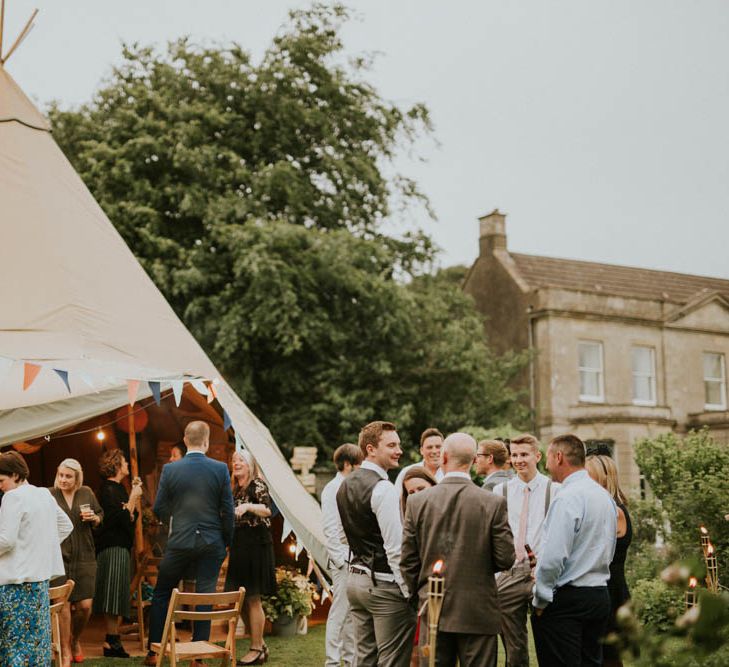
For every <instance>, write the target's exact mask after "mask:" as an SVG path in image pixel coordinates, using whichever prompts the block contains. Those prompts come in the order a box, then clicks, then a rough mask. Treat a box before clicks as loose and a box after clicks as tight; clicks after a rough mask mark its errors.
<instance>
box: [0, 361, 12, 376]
mask: <svg viewBox="0 0 729 667" xmlns="http://www.w3.org/2000/svg"><path fill="white" fill-rule="evenodd" d="M12 367H13V360H12V359H6V358H5V357H0V382H1V381H2V380H4V379H5V376H6V375H7V374H8V373H9V372H10V369H11V368H12Z"/></svg>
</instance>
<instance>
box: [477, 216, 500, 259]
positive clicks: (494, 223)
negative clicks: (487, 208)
mask: <svg viewBox="0 0 729 667" xmlns="http://www.w3.org/2000/svg"><path fill="white" fill-rule="evenodd" d="M478 221H479V249H480V254H481V255H482V256H483V255H491V254H493V252H494V250H506V215H505V214H504V213H501V212H500V211H499V209H498V208H495V209H494V210H493V211H491V213H488V214H487V215H484V216H482V217H480V218H479V219H478Z"/></svg>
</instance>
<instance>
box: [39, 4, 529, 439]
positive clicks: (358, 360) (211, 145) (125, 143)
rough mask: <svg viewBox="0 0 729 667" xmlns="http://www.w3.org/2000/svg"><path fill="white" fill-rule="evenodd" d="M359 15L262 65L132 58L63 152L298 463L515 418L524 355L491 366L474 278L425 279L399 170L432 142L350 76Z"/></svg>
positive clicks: (65, 127)
mask: <svg viewBox="0 0 729 667" xmlns="http://www.w3.org/2000/svg"><path fill="white" fill-rule="evenodd" d="M346 19H347V12H346V10H345V9H343V8H342V7H339V6H334V7H324V6H322V5H315V6H313V7H312V8H311V9H309V10H306V11H299V12H293V13H292V15H291V21H290V23H289V24H288V25H287V26H286V27H285V28H284V29H283V30H282V31H281V32H280V34H279V35H278V36H277V37H276V38H275V39H274V40H273V42H272V44H271V46H270V48H269V49H268V50H267V51H266V53H265V55H264V56H263V58H262V60H261V61H260V62H259V63H254V62H253V61H252V59H251V57H250V55H249V54H248V53H247V52H246V51H245V50H244V49H243V48H242V47H241V46H238V45H232V46H227V47H200V46H195V45H193V44H192V43H191V42H190V41H189V40H185V39H183V40H179V41H177V42H174V43H172V44H170V45H169V47H168V49H167V51H166V53H162V54H160V53H157V52H156V51H155V50H154V49H152V48H147V47H138V46H134V47H128V48H125V49H124V53H123V57H124V59H123V63H122V64H121V65H120V66H119V67H118V68H116V69H115V70H114V71H113V73H112V76H111V78H110V80H109V81H107V83H106V84H105V85H104V86H103V87H102V88H101V89H100V90H99V91H98V92H97V94H96V96H95V98H94V99H93V101H92V102H91V103H89V104H87V105H85V106H82V107H81V108H79V109H76V110H70V111H63V110H61V109H59V108H58V107H52V108H51V111H50V117H51V121H52V124H53V128H54V133H55V136H56V139H57V141H58V142H59V144H60V145H61V147H62V148H63V150H64V151H65V152H66V154H67V155H68V157H69V159H70V160H71V162H72V163H73V165H74V167H75V168H76V169H77V171H78V172H79V173H80V174H81V176H82V178H83V179H84V181H85V182H86V184H87V185H88V186H89V188H90V190H91V192H92V193H93V194H94V196H95V197H96V199H97V200H98V201H99V203H100V204H101V206H102V207H103V208H104V210H105V212H106V213H107V215H108V216H109V217H110V219H111V220H112V222H113V223H114V224H115V226H116V227H117V229H118V230H119V232H120V233H121V234H122V236H123V237H124V239H125V241H126V242H127V243H128V245H129V246H130V247H131V249H132V251H133V252H134V253H135V255H136V256H137V258H138V259H139V261H140V262H141V264H142V265H143V267H144V268H145V269H146V270H147V271H148V273H149V274H150V275H151V277H152V279H153V280H154V281H155V283H156V284H157V285H158V287H159V288H160V289H161V290H162V292H163V294H164V295H165V297H166V298H167V299H168V300H169V302H170V303H171V304H172V306H173V308H174V309H175V310H176V312H177V313H178V314H179V316H180V317H181V318H182V320H183V321H184V322H185V324H186V325H187V326H188V328H189V329H190V330H191V331H192V333H193V334H194V335H195V336H196V338H197V339H198V340H199V341H200V342H201V344H202V345H203V347H204V348H205V349H206V350H207V351H208V352H209V354H210V355H211V357H212V358H213V360H214V361H215V363H216V364H217V365H218V366H219V367H220V368H221V370H222V371H223V372H224V373H225V375H226V378H227V379H228V380H229V381H230V382H231V383H232V384H233V385H234V386H235V387H236V389H237V390H238V391H239V392H240V394H241V396H242V397H243V398H244V400H246V402H247V403H248V404H249V406H250V407H251V408H252V409H253V410H254V411H255V412H256V413H257V414H258V415H259V416H260V417H261V418H262V419H263V421H264V422H265V423H266V424H267V425H268V426H269V428H270V429H271V431H272V432H273V434H274V436H275V437H276V438H277V439H278V440H279V442H282V443H283V444H284V445H286V444H314V445H318V446H321V447H323V448H324V449H326V450H331V448H333V447H335V446H336V445H338V444H339V443H340V442H342V441H343V440H344V439H351V438H353V437H354V436H355V435H356V432H357V429H358V428H359V427H360V426H361V425H362V424H363V423H365V422H367V421H368V420H371V419H377V418H387V419H392V420H395V421H396V422H397V423H398V425H399V426H400V427H401V429H402V430H404V432H405V435H406V438H405V439H406V441H407V439H409V438H412V439H414V440H416V439H417V434H418V432H419V429H421V428H424V427H426V426H428V425H431V424H437V425H439V426H441V428H444V429H446V430H448V429H452V428H456V427H457V426H458V425H459V424H462V423H474V424H481V425H483V426H492V425H495V424H497V423H500V422H502V421H505V420H507V419H509V418H512V419H519V418H520V416H521V415H522V411H521V409H520V408H519V407H518V404H517V403H516V402H515V398H516V396H515V394H514V393H513V392H512V391H510V390H509V389H508V384H509V382H510V380H511V378H512V377H513V376H514V375H515V374H516V373H517V372H518V370H519V369H520V368H521V366H522V365H523V359H522V357H520V356H509V357H507V358H503V359H502V358H498V357H495V356H494V355H493V354H492V353H491V352H490V350H489V349H488V347H487V345H486V343H485V340H484V337H483V328H482V322H481V320H480V317H479V316H478V315H477V314H476V311H475V309H474V307H473V304H472V302H471V301H470V299H469V298H468V297H466V296H465V295H464V294H463V293H462V292H461V290H460V288H459V276H460V275H461V273H462V271H461V270H459V269H453V270H448V271H444V272H440V273H438V274H436V275H430V274H429V273H428V271H429V267H430V266H431V265H432V260H433V258H434V254H435V249H434V248H433V246H432V244H431V242H430V240H429V239H428V238H427V237H426V236H425V235H424V234H422V233H420V232H413V233H409V234H405V235H404V236H401V237H394V236H391V235H387V234H385V233H383V231H382V223H383V221H385V220H388V219H390V218H391V217H392V215H393V214H394V213H393V212H394V210H395V209H396V208H397V207H400V206H403V205H407V204H423V205H424V206H425V209H426V211H429V207H428V203H427V199H426V198H425V197H424V196H423V195H422V193H421V192H420V191H419V190H418V188H417V186H416V184H415V183H414V182H413V181H412V180H410V179H408V178H407V177H405V176H403V175H400V174H395V175H394V176H387V175H386V174H389V173H391V171H392V170H391V168H390V167H389V166H388V163H389V162H391V160H392V158H393V157H394V156H395V155H397V154H398V153H399V152H400V151H401V150H403V149H404V148H406V147H408V146H409V145H411V144H412V142H413V141H414V140H415V139H416V138H417V137H418V136H421V135H422V134H424V133H428V132H429V131H430V119H429V116H428V112H427V110H426V108H425V107H424V106H423V105H420V104H416V105H413V106H411V107H409V108H404V109H403V108H400V107H398V106H397V105H394V104H391V103H388V102H386V101H384V100H383V99H382V98H381V97H380V96H379V94H378V92H377V91H376V90H375V89H374V88H373V87H372V86H371V85H370V84H369V83H367V81H366V80H365V74H366V68H367V63H366V60H364V59H362V58H360V59H354V60H350V61H349V62H346V61H345V60H344V58H343V56H342V53H343V45H342V42H341V38H340V29H341V25H342V23H343V21H345V20H346Z"/></svg>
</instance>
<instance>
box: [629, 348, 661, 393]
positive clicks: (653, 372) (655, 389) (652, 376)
mask: <svg viewBox="0 0 729 667" xmlns="http://www.w3.org/2000/svg"><path fill="white" fill-rule="evenodd" d="M633 350H648V351H649V353H650V361H651V374H650V375H646V374H644V373H637V372H636V370H635V368H634V366H633ZM636 376H637V377H641V378H645V377H647V378H649V379H650V388H651V394H652V395H653V398H652V399H649V400H645V399H642V398H636V396H635V378H636ZM630 377H631V379H632V380H633V382H632V386H631V389H632V393H633V405H643V406H648V407H651V406H656V405H658V383H657V381H656V348H655V347H653V346H652V345H632V346H631V347H630Z"/></svg>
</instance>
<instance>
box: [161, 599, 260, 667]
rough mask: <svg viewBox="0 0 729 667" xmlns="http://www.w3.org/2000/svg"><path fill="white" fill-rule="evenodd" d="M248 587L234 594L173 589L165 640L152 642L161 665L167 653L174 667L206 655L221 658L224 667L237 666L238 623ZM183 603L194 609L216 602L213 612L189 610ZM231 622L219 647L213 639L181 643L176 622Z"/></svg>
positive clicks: (163, 636)
mask: <svg viewBox="0 0 729 667" xmlns="http://www.w3.org/2000/svg"><path fill="white" fill-rule="evenodd" d="M244 595H245V589H244V588H239V589H238V590H237V591H232V592H230V593H180V591H179V589H177V588H175V589H174V590H173V591H172V598H171V599H170V606H169V607H168V609H167V619H166V620H165V627H164V630H163V631H162V641H161V642H160V643H159V644H158V643H156V642H155V643H153V644H152V645H151V649H152V651H154V652H155V653H156V654H157V667H161V665H162V661H163V659H164V656H165V655H167V656H168V657H169V659H170V665H171V666H172V667H176V666H177V661H178V660H184V661H188V660H203V659H205V658H220V665H221V667H234V665H235V626H236V623H237V622H238V616H239V614H240V610H241V607H242V605H243V596H244ZM183 605H190V606H192V607H193V609H195V608H197V605H215V607H214V608H213V609H212V610H211V611H189V610H187V609H183V608H182V607H183ZM184 620H190V621H227V623H228V632H227V634H226V639H225V646H218V645H217V644H213V643H211V642H204V641H199V642H177V636H176V631H175V622H177V621H184Z"/></svg>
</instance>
